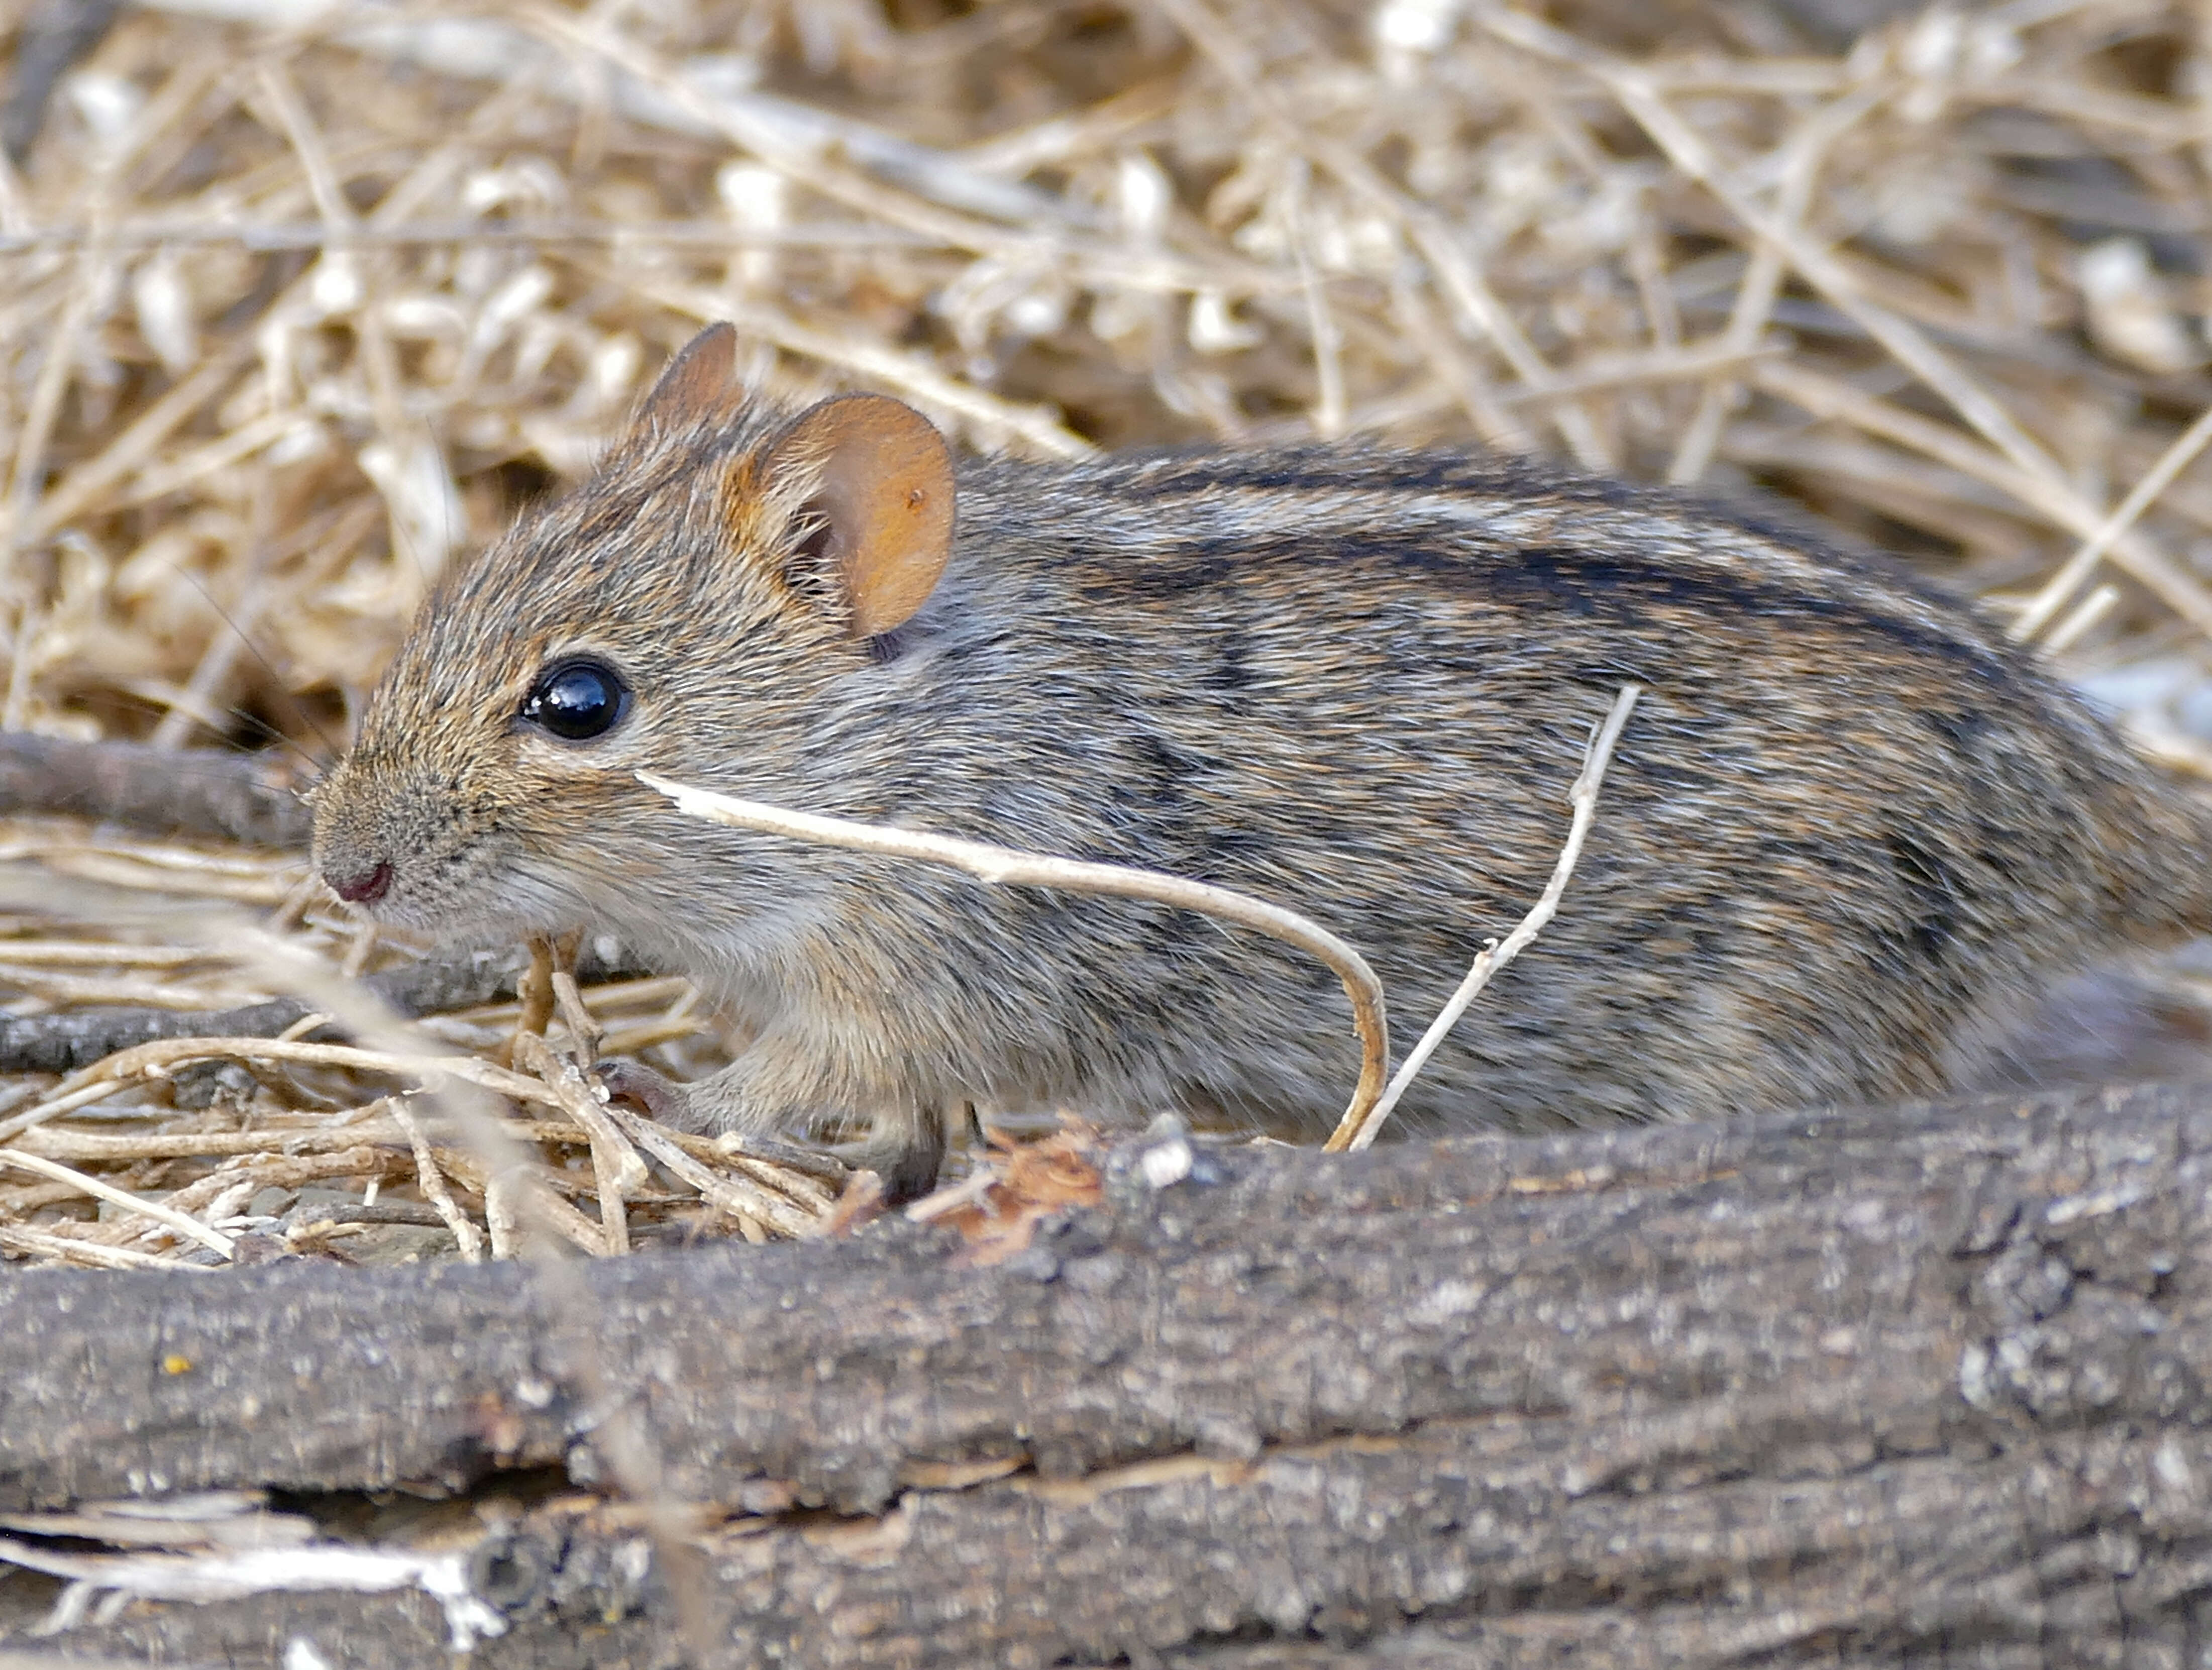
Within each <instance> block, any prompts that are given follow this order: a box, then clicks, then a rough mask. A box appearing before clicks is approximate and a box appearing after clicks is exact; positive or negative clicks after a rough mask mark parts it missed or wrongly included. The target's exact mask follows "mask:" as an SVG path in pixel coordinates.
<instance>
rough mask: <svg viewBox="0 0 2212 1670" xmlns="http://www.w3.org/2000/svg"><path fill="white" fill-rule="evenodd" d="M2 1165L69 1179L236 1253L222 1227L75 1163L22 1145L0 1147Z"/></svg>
mask: <svg viewBox="0 0 2212 1670" xmlns="http://www.w3.org/2000/svg"><path fill="white" fill-rule="evenodd" d="M0 1165H12V1166H14V1167H15V1169H17V1170H19V1171H29V1172H35V1173H36V1174H37V1175H40V1176H41V1177H44V1178H46V1179H47V1180H48V1181H52V1182H57V1183H67V1184H68V1185H69V1186H70V1187H71V1188H76V1189H82V1190H83V1191H84V1192H85V1193H87V1194H89V1195H91V1196H92V1197H93V1199H95V1200H105V1201H106V1202H107V1204H108V1205H111V1206H116V1207H119V1208H120V1209H121V1210H123V1211H125V1212H137V1214H138V1215H139V1216H140V1217H142V1218H152V1219H153V1220H154V1221H155V1223H156V1224H161V1225H162V1226H163V1227H164V1228H167V1229H170V1230H174V1231H176V1233H177V1234H179V1235H180V1236H186V1237H188V1238H189V1239H191V1240H193V1241H197V1242H199V1244H200V1245H201V1246H203V1247H205V1248H208V1249H209V1250H210V1251H211V1252H216V1253H220V1254H222V1256H223V1257H225V1258H230V1257H232V1256H233V1255H234V1242H232V1240H231V1238H230V1237H229V1236H227V1235H225V1234H224V1233H223V1232H222V1230H211V1229H210V1228H209V1227H208V1226H207V1225H206V1224H203V1223H201V1222H200V1221H199V1219H198V1218H193V1217H191V1215H189V1214H188V1213H185V1212H178V1211H175V1210H173V1208H171V1207H168V1206H165V1205H162V1204H161V1202H160V1201H158V1200H148V1199H142V1198H141V1197H139V1196H138V1195H136V1194H133V1193H131V1191H130V1190H128V1189H121V1188H118V1187H115V1185H114V1184H112V1183H108V1182H103V1181H100V1179H99V1178H97V1177H93V1176H88V1175H86V1174H85V1173H83V1172H82V1171H79V1170H77V1169H76V1168H75V1167H73V1166H66V1165H63V1164H60V1163H58V1162H56V1161H53V1160H49V1159H45V1158H42V1157H40V1156H39V1155H36V1154H26V1153H25V1152H23V1151H22V1150H21V1149H20V1148H0Z"/></svg>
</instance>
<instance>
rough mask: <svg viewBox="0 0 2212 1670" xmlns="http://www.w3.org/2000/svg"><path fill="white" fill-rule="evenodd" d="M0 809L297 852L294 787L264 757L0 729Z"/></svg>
mask: <svg viewBox="0 0 2212 1670" xmlns="http://www.w3.org/2000/svg"><path fill="white" fill-rule="evenodd" d="M0 812H38V813H52V812H60V813H66V814H70V815H73V816H75V817H89V818H94V819H96V820H98V821H100V822H101V823H121V824H125V825H126V826H128V827H129V828H131V829H144V830H148V831H149V832H151V833H153V834H155V835H193V836H197V837H199V838H201V839H203V840H208V841H242V842H244V843H245V844H246V845H247V846H249V847H305V846H306V845H307V834H308V828H309V823H310V819H309V817H308V814H307V803H306V802H305V801H304V800H302V799H301V798H300V792H299V790H298V789H297V788H296V787H295V786H294V785H293V783H292V782H291V781H290V780H289V779H288V778H286V777H285V776H284V775H283V774H281V771H280V770H279V769H278V768H276V767H275V766H273V765H272V762H270V759H269V758H268V756H265V755H257V754H223V753H218V752H217V751H216V750H214V749H211V748H155V747H153V746H152V745H150V744H146V743H136V742H70V741H67V740H64V739H63V738H58V737H39V736H33V735H32V734H31V733H30V732H26V731H0Z"/></svg>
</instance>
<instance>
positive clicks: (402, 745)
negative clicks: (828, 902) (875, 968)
mask: <svg viewBox="0 0 2212 1670" xmlns="http://www.w3.org/2000/svg"><path fill="white" fill-rule="evenodd" d="M734 348H735V338H734V337H733V335H732V331H730V328H729V327H728V326H727V325H715V326H714V327H712V328H711V329H709V330H708V331H705V332H703V333H702V335H700V336H699V337H697V338H696V339H695V340H694V341H693V342H692V343H691V344H690V346H689V347H688V348H686V349H684V351H683V353H682V354H681V355H678V358H677V359H676V361H674V362H673V363H672V364H671V366H670V367H669V368H668V370H667V372H666V373H665V374H664V375H663V376H662V378H661V380H660V381H659V384H658V385H657V386H655V387H654V389H653V392H652V393H651V394H650V395H649V396H647V398H646V401H645V403H644V404H643V406H642V407H641V409H640V410H639V412H638V414H637V416H636V419H635V422H634V423H633V424H632V426H631V428H630V430H629V434H628V435H627V436H626V437H625V438H624V440H623V441H621V442H620V443H619V444H618V445H617V447H616V448H615V449H614V451H613V452H611V454H610V456H609V457H608V458H607V459H606V461H605V464H604V465H603V466H602V468H601V469H600V470H599V472H598V474H597V475H596V476H595V477H593V478H592V480H591V481H590V482H588V483H586V484H585V485H584V486H583V487H581V488H580V489H578V490H577V491H575V492H574V493H573V494H571V495H568V497H567V498H565V499H564V500H562V501H560V502H558V503H557V504H556V505H554V506H552V507H550V508H549V509H546V510H544V511H543V512H540V513H535V514H533V515H532V516H530V517H528V518H526V519H525V520H524V521H523V522H522V523H520V525H517V526H516V527H515V528H514V529H513V531H510V532H509V533H508V534H507V537H505V538H503V539H502V540H501V541H500V542H499V543H498V544H496V545H495V546H494V547H493V548H492V549H491V550H489V551H488V552H487V553H485V555H484V556H483V559H482V560H481V561H480V562H477V563H476V564H474V565H472V566H471V567H470V568H467V569H465V570H464V571H463V572H461V573H459V574H457V575H455V576H453V578H452V579H451V580H450V581H449V582H448V583H447V584H446V585H444V586H441V587H440V589H439V590H438V592H436V593H435V595H434V596H433V597H432V598H430V599H429V600H428V602H427V603H426V604H425V605H424V607H423V610H422V614H421V615H420V616H418V618H417V619H416V622H415V623H414V625H413V626H412V628H411V629H410V632H409V634H408V636H407V638H406V639H405V641H404V642H403V644H402V645H401V647H400V649H399V651H398V654H397V655H396V656H395V657H394V658H393V660H392V665H391V666H390V667H389V669H388V670H387V671H386V673H385V676H384V678H383V681H382V682H381V683H380V685H379V686H378V688H377V689H376V691H375V693H374V695H373V696H372V697H371V698H370V700H369V702H368V707H366V709H365V710H364V712H363V713H362V718H361V723H360V726H359V734H358V737H357V739H356V744H355V747H354V750H353V752H352V754H351V756H349V758H347V759H346V760H345V762H343V764H341V765H340V766H339V767H338V768H337V769H336V770H335V771H334V772H332V773H331V776H330V777H329V778H328V780H326V781H325V783H324V784H323V785H322V786H321V787H320V788H319V790H318V791H317V792H316V794H315V800H314V810H315V860H316V863H317V865H318V866H319V869H320V870H321V871H322V874H323V876H324V878H325V880H326V881H328V882H329V884H331V887H332V888H333V889H335V890H337V893H338V894H339V895H340V896H342V897H343V898H346V899H348V900H349V901H351V902H354V903H356V904H357V905H360V906H362V907H363V908H366V909H368V910H370V911H371V912H373V913H374V914H376V915H377V916H379V917H380V918H381V919H383V920H390V921H394V922H398V923H401V924H404V925H407V926H416V927H422V928H428V929H432V930H436V931H441V932H477V933H485V932H513V931H539V932H553V931H559V930H562V929H566V928H568V927H571V926H579V925H581V924H584V923H586V922H597V923H602V924H605V925H606V926H611V927H613V928H615V929H616V930H617V932H624V933H628V934H635V935H636V936H637V937H638V938H640V940H641V943H645V944H651V943H652V942H653V940H654V939H655V938H658V937H660V936H659V934H658V933H657V932H656V925H659V926H665V927H666V929H667V932H668V933H669V935H671V936H672V937H673V938H677V939H679V940H680V939H681V938H683V937H684V935H685V934H686V933H687V932H695V931H696V932H699V933H702V934H703V933H709V932H713V933H719V934H720V935H721V936H723V938H725V939H726V935H727V932H728V931H729V929H730V926H731V922H729V921H721V922H716V921H710V920H708V918H710V917H713V916H715V915H718V914H720V915H724V916H728V917H730V918H732V920H738V919H742V918H744V917H746V916H748V915H750V916H752V917H756V918H757V917H758V916H760V915H761V914H763V912H772V911H773V910H775V908H777V907H778V906H779V905H782V906H788V905H789V904H790V903H791V902H792V901H793V899H794V898H795V897H799V896H803V895H804V893H805V880H806V866H807V864H808V862H809V859H810V858H811V856H812V855H811V854H808V853H805V852H804V851H803V850H801V849H798V848H794V847H791V846H789V845H788V844H787V843H766V842H763V841H751V840H750V838H748V837H744V836H743V835H738V833H737V832H734V831H728V830H717V829H712V828H710V827H708V826H706V825H702V824H699V823H696V822H694V821H692V820H690V819H686V818H683V817H679V816H676V815H674V814H673V813H672V811H671V808H669V806H668V805H667V803H666V802H665V800H664V799H662V798H661V797H660V796H659V795H658V794H656V793H653V792H651V791H649V790H647V789H645V788H643V787H642V786H640V785H639V784H638V783H637V782H636V781H635V776H634V774H635V772H636V771H638V770H639V769H640V768H652V769H654V770H657V771H660V772H663V773H665V774H668V775H671V776H674V777H678V778H682V779H686V780H692V781H696V782H701V783H703V784H707V785H708V786H716V787H720V788H724V789H727V790H730V791H731V792H741V793H744V794H748V795H751V796H754V797H755V798H758V799H777V798H778V797H779V796H788V797H790V798H791V799H793V801H794V803H796V804H799V805H808V804H809V803H810V802H811V804H812V805H814V806H815V807H816V808H817V809H823V810H834V809H835V805H834V802H836V800H837V799H841V798H842V797H841V795H840V794H839V792H838V788H839V784H840V777H839V774H838V769H837V768H838V764H839V762H840V760H841V759H842V758H845V757H848V756H849V755H850V754H851V752H852V750H854V749H855V748H856V747H860V748H863V749H864V747H865V743H866V736H867V732H868V729H869V715H870V712H871V709H872V708H873V709H876V710H878V711H880V709H881V708H882V707H883V706H884V704H885V703H887V702H889V701H891V700H892V693H891V692H890V691H889V690H887V689H885V688H884V686H885V681H886V679H887V678H889V677H890V675H891V674H892V672H893V671H894V670H893V669H892V668H891V667H890V666H889V665H885V663H886V662H887V660H888V659H890V658H889V657H888V656H887V654H886V651H885V647H886V644H887V642H888V641H889V635H890V634H893V633H895V632H896V630H897V629H899V628H900V627H902V626H903V625H905V624H906V623H907V622H908V620H909V619H910V618H911V617H912V616H914V614H915V611H916V610H919V609H921V606H922V605H923V604H924V603H925V602H926V601H927V599H928V598H929V597H930V595H931V593H932V592H933V590H934V589H935V587H936V586H937V583H938V580H939V576H940V575H941V574H942V573H943V572H944V568H945V562H946V559H947V556H949V554H950V551H951V542H952V528H953V483H952V462H951V453H950V452H949V449H948V448H947V447H946V445H945V440H944V439H943V437H941V436H940V435H939V434H938V432H937V431H936V429H934V428H933V427H932V426H931V425H930V423H929V422H928V420H927V419H926V418H924V417H923V416H921V414H920V413H918V412H915V410H912V409H911V408H909V407H908V406H905V405H902V404H900V403H899V402H898V401H896V400H893V399H890V398H886V397H884V396H881V395H872V394H851V395H841V396H838V397H836V398H831V399H828V400H824V401H823V402H821V403H820V404H817V405H815V406H813V407H811V408H810V409H809V410H806V411H805V412H802V413H801V414H799V416H797V417H795V418H793V417H791V416H788V415H787V414H782V413H776V412H774V411H769V410H762V409H760V408H758V407H757V406H755V405H753V404H751V403H749V402H748V401H747V400H746V399H745V398H744V395H743V393H742V392H741V391H740V390H739V389H738V385H737V382H736V379H735V376H734V367H733V358H734ZM749 859H750V860H753V861H751V862H749V861H748V860H749Z"/></svg>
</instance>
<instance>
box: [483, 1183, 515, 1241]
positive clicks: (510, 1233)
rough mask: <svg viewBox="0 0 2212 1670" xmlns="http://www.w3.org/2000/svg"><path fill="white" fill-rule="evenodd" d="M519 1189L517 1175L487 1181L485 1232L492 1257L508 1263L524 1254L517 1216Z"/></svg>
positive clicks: (484, 1198) (484, 1201) (484, 1189)
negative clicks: (488, 1238) (517, 1194)
mask: <svg viewBox="0 0 2212 1670" xmlns="http://www.w3.org/2000/svg"><path fill="white" fill-rule="evenodd" d="M518 1187H519V1184H518V1181H517V1180H516V1178H515V1176H514V1175H513V1173H511V1172H501V1173H499V1174H496V1175H493V1176H490V1177H488V1178H486V1179H485V1180H484V1187H483V1203H484V1230H485V1232H486V1233H487V1234H488V1235H489V1236H490V1237H491V1255H492V1257H494V1258H495V1259H497V1260H501V1261H505V1260H508V1259H513V1258H516V1257H519V1256H520V1254H521V1252H522V1226H521V1224H520V1220H519V1218H518V1217H517V1215H516V1212H515V1193H516V1190H517V1188H518Z"/></svg>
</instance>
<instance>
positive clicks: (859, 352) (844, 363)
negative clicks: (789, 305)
mask: <svg viewBox="0 0 2212 1670" xmlns="http://www.w3.org/2000/svg"><path fill="white" fill-rule="evenodd" d="M625 282H629V284H631V285H632V286H633V287H635V288H637V289H639V290H640V291H641V292H642V293H644V294H646V295H650V296H652V297H653V300H654V301H658V302H659V303H660V305H662V306H663V307H670V308H673V309H674V310H676V311H677V312H678V313H688V314H690V316H691V317H692V318H693V319H696V320H698V321H699V322H700V323H701V324H702V325H708V324H713V323H714V322H715V321H717V320H724V321H726V322H727V323H729V324H730V325H733V326H735V327H736V329H737V331H738V334H739V335H741V336H747V337H759V338H760V339H761V340H763V342H769V343H775V346H777V347H778V348H781V349H784V350H786V351H787V352H788V353H792V354H796V355H799V357H801V358H802V359H809V360H817V361H821V363H823V365H834V366H840V367H843V368H844V369H846V370H848V371H851V372H853V373H855V374H857V375H859V376H860V377H863V378H865V379H866V380H869V381H872V382H878V383H884V384H888V385H889V386H891V387H893V388H896V389H898V390H900V391H901V392H903V393H906V394H909V395H911V396H913V397H914V398H915V399H916V400H918V401H921V403H922V404H925V405H932V406H936V407H939V408H941V409H942V410H945V411H949V412H951V413H953V414H955V415H956V416H960V417H963V418H964V419H966V420H967V421H968V422H970V423H973V424H975V425H976V426H978V427H979V428H983V429H986V430H1000V431H1003V432H1005V433H1006V434H1010V435H1015V436H1018V437H1019V438H1020V439H1021V440H1024V441H1027V442H1028V443H1029V445H1030V446H1032V447H1033V448H1035V449H1036V452H1037V453H1038V454H1039V456H1041V457H1043V458H1088V457H1090V456H1091V454H1092V453H1094V452H1097V447H1095V446H1092V445H1091V443H1090V442H1089V441H1087V440H1085V439H1084V438H1083V437H1082V436H1081V435H1079V434H1076V433H1075V432H1074V431H1073V430H1072V429H1068V428H1064V427H1063V426H1062V425H1061V424H1060V422H1059V421H1058V419H1057V418H1056V417H1055V416H1054V414H1053V413H1052V412H1050V411H1049V410H1043V409H1041V408H1039V407H1036V406H1024V405H1018V404H1015V403H1014V402H1012V401H1011V400H1006V399H1004V398H1000V396H998V395H995V394H993V393H992V392H989V391H988V390H987V389H981V388H978V387H976V386H975V385H974V384H973V383H969V382H963V381H962V380H960V379H959V378H957V377H952V376H948V375H947V374H946V373H945V372H944V371H943V370H941V369H939V367H937V366H936V365H935V364H933V362H932V361H929V360H927V359H926V358H924V357H923V356H922V355H919V354H907V353H901V352H900V351H898V350H897V349H891V348H886V347H884V346H882V345H881V344H879V343H871V342H866V341H863V340H860V339H857V338H855V337H853V336H851V335H850V334H849V333H847V332H842V331H821V330H817V329H815V328H814V327H813V326H811V325H805V324H802V323H800V322H799V320H797V319H792V318H789V317H788V316H787V315H785V314H783V313H779V312H777V311H776V310H775V309H774V308H772V307H763V306H762V305H760V304H758V303H755V302H746V301H738V300H736V299H734V298H732V297H731V296H730V295H726V294H725V293H723V292H721V291H719V290H702V289H695V288H688V287H686V286H683V285H677V284H665V283H654V282H652V280H651V279H650V278H648V277H644V276H639V275H636V274H635V273H633V274H629V275H627V276H626V278H625Z"/></svg>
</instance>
